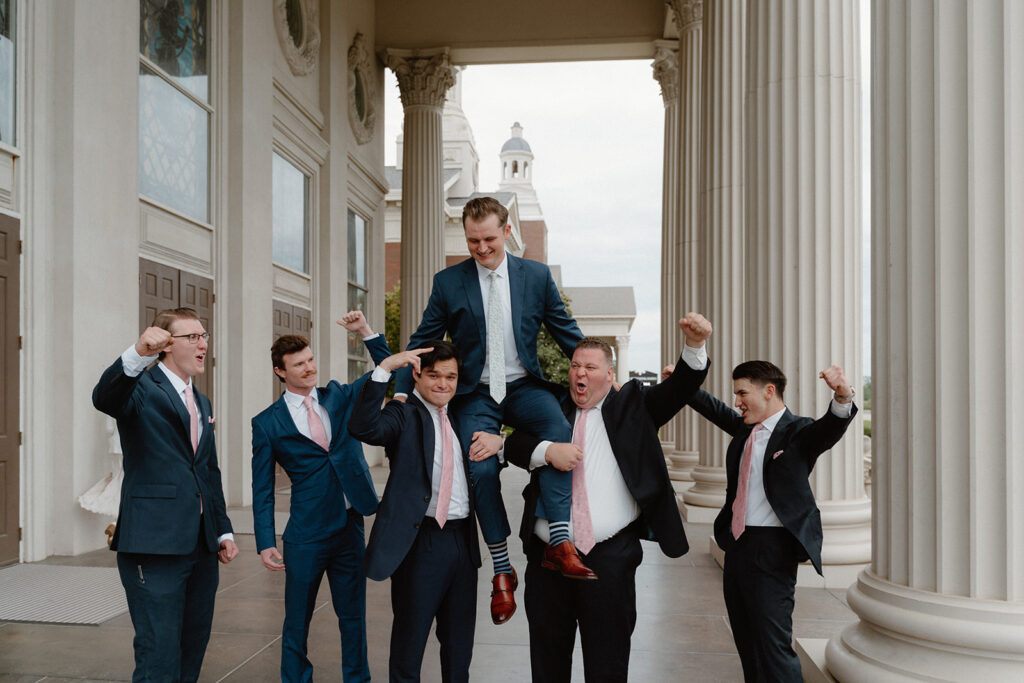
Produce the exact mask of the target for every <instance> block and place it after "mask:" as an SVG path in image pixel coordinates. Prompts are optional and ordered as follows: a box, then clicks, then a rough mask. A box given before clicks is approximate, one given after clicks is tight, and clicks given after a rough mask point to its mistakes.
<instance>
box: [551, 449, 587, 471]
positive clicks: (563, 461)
mask: <svg viewBox="0 0 1024 683" xmlns="http://www.w3.org/2000/svg"><path fill="white" fill-rule="evenodd" d="M544 459H545V460H547V461H548V463H550V464H551V466H552V467H554V468H555V469H559V470H562V471H563V472H568V471H569V470H571V469H573V468H574V467H576V465H578V464H580V463H581V462H583V451H582V450H580V447H579V446H577V445H576V444H574V443H553V444H551V445H550V446H548V450H547V452H546V453H544Z"/></svg>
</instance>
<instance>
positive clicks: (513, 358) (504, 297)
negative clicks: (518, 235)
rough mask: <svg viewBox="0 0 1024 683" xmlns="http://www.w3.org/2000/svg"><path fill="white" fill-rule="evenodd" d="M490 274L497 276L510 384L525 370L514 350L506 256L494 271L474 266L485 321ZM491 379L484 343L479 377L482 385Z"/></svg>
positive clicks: (510, 295) (506, 379)
mask: <svg viewBox="0 0 1024 683" xmlns="http://www.w3.org/2000/svg"><path fill="white" fill-rule="evenodd" d="M491 272H494V273H495V274H496V275H497V283H498V286H499V287H500V288H501V291H499V292H498V300H499V301H500V302H501V329H502V332H503V333H504V335H505V383H506V384H511V383H512V382H513V381H515V380H517V379H519V378H520V377H526V368H524V367H523V364H522V362H520V360H519V350H518V349H517V348H516V336H515V330H514V329H513V328H512V292H511V290H510V289H509V283H508V255H506V256H505V258H503V259H501V263H500V264H499V265H498V267H497V268H495V269H494V271H491V270H489V269H487V268H484V267H483V266H481V265H480V264H479V263H477V264H476V273H477V275H478V276H479V278H480V295H481V297H482V298H483V306H484V320H485V321H486V320H487V302H488V300H489V297H490V296H491V277H490V276H491ZM490 377H491V366H490V359H489V354H488V353H487V343H486V341H485V342H484V371H483V374H481V375H480V382H481V383H482V384H489V383H490Z"/></svg>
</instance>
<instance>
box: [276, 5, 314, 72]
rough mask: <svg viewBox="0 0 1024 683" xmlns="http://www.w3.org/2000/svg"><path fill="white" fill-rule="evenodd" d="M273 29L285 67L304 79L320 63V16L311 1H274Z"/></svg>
mask: <svg viewBox="0 0 1024 683" xmlns="http://www.w3.org/2000/svg"><path fill="white" fill-rule="evenodd" d="M274 28H276V29H277V41H278V42H279V43H280V44H281V50H282V51H283V52H284V58H285V61H286V62H288V68H290V69H291V71H292V73H293V74H295V75H296V76H306V75H309V74H310V73H312V72H313V70H314V69H316V67H317V64H319V62H320V15H319V11H318V10H317V3H316V2H314V1H313V0H274Z"/></svg>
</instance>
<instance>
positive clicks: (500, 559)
mask: <svg viewBox="0 0 1024 683" xmlns="http://www.w3.org/2000/svg"><path fill="white" fill-rule="evenodd" d="M487 549H488V550H490V551H491V562H493V563H494V575H495V576H497V575H498V574H511V573H512V563H511V562H509V559H508V541H502V542H500V543H488V544H487Z"/></svg>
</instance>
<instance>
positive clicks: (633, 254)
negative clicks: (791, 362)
mask: <svg viewBox="0 0 1024 683" xmlns="http://www.w3.org/2000/svg"><path fill="white" fill-rule="evenodd" d="M864 5H867V3H864ZM862 11H863V15H864V16H863V17H862V21H863V24H862V25H863V26H864V27H867V26H869V25H870V23H869V22H868V16H867V10H866V7H865V8H863V10H862ZM866 34H867V30H864V31H863V33H862V38H863V44H862V54H861V57H862V59H861V84H862V87H863V88H864V90H863V93H864V96H863V102H862V104H863V109H862V116H863V120H864V122H865V130H864V133H863V139H862V145H863V146H862V150H863V155H864V156H863V169H864V178H863V188H862V189H863V191H864V201H865V204H864V207H863V210H862V214H863V215H862V218H863V219H864V220H865V226H866V224H867V223H866V222H867V219H868V218H869V217H870V209H869V206H868V205H867V203H866V202H867V196H868V190H869V180H868V168H869V163H870V162H869V160H870V155H869V149H870V135H869V130H868V127H867V124H869V123H870V110H869V108H868V107H869V101H868V93H869V92H870V81H869V79H870V69H869V68H868V63H869V62H868V56H869V46H868V38H867V35H866ZM463 79H464V80H463V88H462V108H463V110H464V111H465V112H466V116H467V118H468V119H469V122H470V125H471V126H472V127H473V134H474V136H475V138H476V146H477V153H478V154H479V155H480V191H482V192H487V191H492V190H496V189H497V187H498V180H499V177H500V164H499V159H498V154H499V152H500V150H501V146H502V144H504V142H505V141H506V140H507V139H508V138H509V137H510V134H511V133H510V128H511V126H512V124H513V123H514V122H516V121H518V122H519V123H520V124H522V126H523V138H524V139H525V140H526V141H527V142H529V143H530V147H531V148H532V150H533V154H534V164H535V166H534V173H535V175H534V177H533V186H534V189H536V191H537V198H538V199H539V201H540V205H541V208H542V209H543V211H544V216H545V219H546V220H547V225H548V262H549V263H551V264H560V265H561V266H562V283H563V284H564V285H565V286H569V287H578V286H597V285H626V286H632V287H633V290H634V296H635V297H636V307H637V317H636V320H635V321H634V323H633V329H632V331H631V339H630V347H629V365H630V369H631V370H638V371H643V370H655V371H657V370H658V369H660V367H661V363H660V361H659V356H660V355H661V354H660V350H659V347H660V339H659V335H660V332H659V327H660V308H659V307H660V299H661V289H660V278H661V182H662V141H663V135H664V107H663V105H662V99H661V92H660V89H659V87H658V83H657V81H655V80H654V78H653V76H652V71H651V60H640V61H624V62H568V63H557V64H511V65H498V66H471V67H467V68H466V70H465V71H464V72H463ZM385 98H386V108H385V111H386V117H385V136H386V143H385V144H386V145H387V147H386V163H387V164H389V165H393V164H394V163H395V154H396V152H395V138H396V137H397V136H398V134H399V133H400V132H401V126H402V106H401V103H400V101H399V97H398V86H397V83H396V81H395V78H394V75H393V74H392V73H391V71H386V81H385ZM869 237H870V236H869V234H868V230H867V229H866V228H865V231H864V236H863V251H862V261H863V281H862V283H863V292H862V293H863V307H864V309H863V310H864V319H863V337H862V342H863V371H864V374H869V373H870V358H871V347H870V305H869V290H870V267H869V263H870V254H871V252H870V246H869V245H870V241H869ZM683 313H685V311H681V312H680V315H682V314H683ZM673 355H674V353H673Z"/></svg>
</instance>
